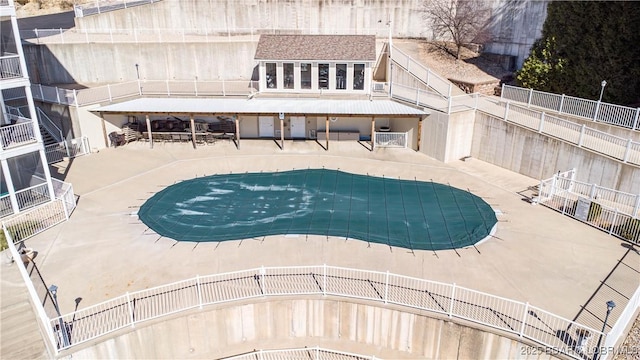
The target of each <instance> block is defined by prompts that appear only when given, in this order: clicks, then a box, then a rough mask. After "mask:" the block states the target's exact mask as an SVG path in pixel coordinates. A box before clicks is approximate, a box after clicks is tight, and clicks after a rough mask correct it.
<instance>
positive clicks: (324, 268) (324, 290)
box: [322, 264, 327, 296]
mask: <svg viewBox="0 0 640 360" xmlns="http://www.w3.org/2000/svg"><path fill="white" fill-rule="evenodd" d="M322 296H327V264H324V265H323V266H322Z"/></svg>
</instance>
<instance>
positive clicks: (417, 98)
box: [416, 89, 420, 106]
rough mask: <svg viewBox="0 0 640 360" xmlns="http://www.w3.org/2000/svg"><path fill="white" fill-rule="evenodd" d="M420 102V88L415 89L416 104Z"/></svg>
mask: <svg viewBox="0 0 640 360" xmlns="http://www.w3.org/2000/svg"><path fill="white" fill-rule="evenodd" d="M419 104H420V89H416V106H418V105H419Z"/></svg>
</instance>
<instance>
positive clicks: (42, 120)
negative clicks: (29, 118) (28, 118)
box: [36, 107, 64, 142]
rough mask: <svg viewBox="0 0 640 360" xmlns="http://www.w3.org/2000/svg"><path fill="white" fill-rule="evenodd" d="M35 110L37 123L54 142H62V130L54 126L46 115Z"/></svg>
mask: <svg viewBox="0 0 640 360" xmlns="http://www.w3.org/2000/svg"><path fill="white" fill-rule="evenodd" d="M36 110H37V112H38V123H39V124H40V125H42V127H43V128H44V129H45V130H47V132H48V133H49V134H50V135H51V137H53V138H54V139H55V140H56V142H62V141H64V136H63V135H62V130H60V128H59V127H58V126H57V125H56V124H54V123H53V121H51V119H50V118H49V116H47V114H46V113H45V112H44V111H42V110H41V109H40V108H39V107H36Z"/></svg>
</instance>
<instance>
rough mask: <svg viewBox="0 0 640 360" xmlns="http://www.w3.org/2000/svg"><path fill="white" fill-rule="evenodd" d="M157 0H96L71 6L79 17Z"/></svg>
mask: <svg viewBox="0 0 640 360" xmlns="http://www.w3.org/2000/svg"><path fill="white" fill-rule="evenodd" d="M158 1H160V0H133V1H131V0H130V1H127V0H121V1H117V0H98V1H95V2H91V3H88V4H86V5H75V6H74V7H73V11H74V13H75V16H76V17H79V18H80V17H83V16H86V15H94V14H101V13H104V12H109V11H114V10H120V9H126V8H130V7H134V6H139V5H144V4H153V3H154V2H158Z"/></svg>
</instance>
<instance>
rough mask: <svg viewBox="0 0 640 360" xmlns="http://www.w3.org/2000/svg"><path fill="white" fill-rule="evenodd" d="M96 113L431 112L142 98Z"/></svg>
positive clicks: (386, 106)
mask: <svg viewBox="0 0 640 360" xmlns="http://www.w3.org/2000/svg"><path fill="white" fill-rule="evenodd" d="M92 111H93V112H101V113H122V114H133V113H139V114H153V113H169V114H238V115H264V114H280V113H284V114H287V115H326V116H386V117H424V116H427V115H429V112H427V111H425V110H420V109H416V108H413V107H411V106H407V105H404V104H401V103H398V102H396V101H392V100H386V99H385V100H335V99H326V100H325V99H291V98H281V99H262V98H260V99H256V98H254V99H229V98H216V99H211V98H140V99H135V100H130V101H125V102H122V103H118V104H111V105H106V106H102V107H100V108H98V109H94V110H92Z"/></svg>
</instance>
